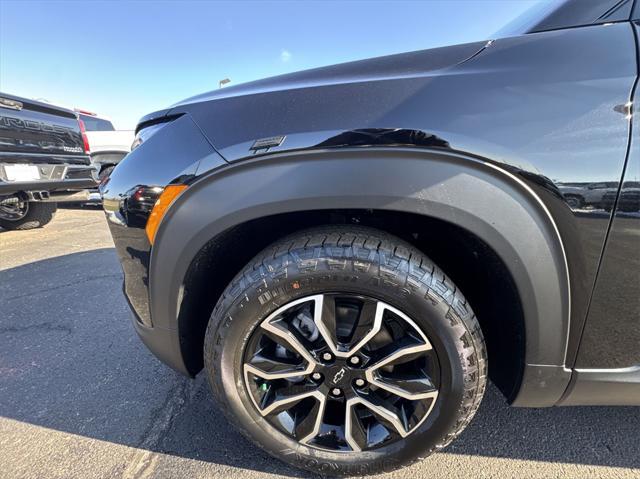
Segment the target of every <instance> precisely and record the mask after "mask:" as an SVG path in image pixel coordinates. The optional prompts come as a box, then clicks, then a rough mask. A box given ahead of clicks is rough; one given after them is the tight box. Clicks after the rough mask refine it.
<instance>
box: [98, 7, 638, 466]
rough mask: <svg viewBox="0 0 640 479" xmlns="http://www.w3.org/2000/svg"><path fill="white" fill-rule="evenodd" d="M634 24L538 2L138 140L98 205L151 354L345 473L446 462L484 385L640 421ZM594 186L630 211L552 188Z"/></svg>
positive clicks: (278, 438) (281, 451) (242, 421)
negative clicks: (480, 37) (461, 39)
mask: <svg viewBox="0 0 640 479" xmlns="http://www.w3.org/2000/svg"><path fill="white" fill-rule="evenodd" d="M639 13H640V2H637V5H636V6H635V10H634V6H633V2H632V1H631V0H626V1H625V0H622V1H621V0H592V1H589V2H585V1H581V0H568V1H563V2H554V3H552V4H547V3H545V4H543V6H542V8H541V9H540V8H535V9H534V10H533V11H531V12H528V13H527V14H525V15H524V17H522V18H520V19H518V20H517V21H516V22H515V23H514V24H513V25H512V26H508V27H507V28H505V29H504V30H503V31H501V32H500V33H499V34H496V36H495V38H494V39H493V40H491V41H483V42H478V43H470V44H465V45H457V46H451V47H446V48H437V49H433V50H427V51H418V52H412V53H405V54H400V55H392V56H388V57H382V58H375V59H371V60H365V61H358V62H353V63H346V64H342V65H336V66H331V67H326V68H318V69H315V70H310V71H305V72H301V73H294V74H289V75H284V76H280V77H276V78H271V79H266V80H261V81H256V82H253V83H248V84H246V85H239V86H237V87H232V88H225V89H222V90H217V91H215V92H211V93H206V94H203V95H200V96H197V97H194V98H191V99H188V100H185V101H184V102H182V103H179V104H177V105H175V106H173V107H171V108H169V109H167V110H163V111H158V112H156V113H152V114H150V115H148V116H146V117H144V118H143V119H142V120H141V122H140V124H139V125H138V127H137V139H136V141H135V143H134V146H135V148H134V150H133V151H132V152H131V153H130V154H129V155H128V156H127V157H126V158H125V159H124V160H123V161H122V162H121V163H120V164H119V165H118V166H117V167H116V168H115V170H114V172H113V174H112V175H111V176H110V178H109V179H108V180H106V181H105V182H104V183H103V185H102V186H101V189H102V193H103V198H104V208H105V211H106V215H107V218H108V223H109V226H110V228H111V232H112V234H113V237H114V241H115V244H116V247H117V250H118V254H119V256H120V260H121V262H122V267H123V269H124V273H125V280H124V290H125V293H126V296H127V298H128V300H129V301H130V304H131V307H132V309H133V311H134V316H135V319H134V321H133V324H134V326H135V329H136V330H137V332H138V334H139V335H140V336H141V338H142V340H143V341H144V342H145V344H146V345H147V346H148V347H149V348H150V349H151V350H152V351H153V352H154V353H155V354H156V355H157V356H158V357H159V358H160V359H161V360H162V361H164V362H165V363H167V364H168V365H170V366H171V367H173V368H174V369H176V370H177V371H180V372H182V373H184V374H186V375H188V376H194V375H196V374H197V373H198V372H199V371H200V370H201V369H203V368H204V369H205V371H206V374H207V375H208V377H209V380H210V383H211V387H212V390H213V394H214V396H215V398H216V400H217V401H218V403H219V404H220V406H221V408H220V409H221V410H222V411H223V412H224V413H225V414H226V415H227V416H228V417H229V419H230V420H231V421H233V422H235V424H237V426H238V428H239V429H240V430H241V431H242V432H243V433H244V434H245V435H246V436H247V437H249V438H250V439H252V440H253V441H254V442H256V443H257V444H258V445H259V446H260V447H262V448H263V449H265V450H266V451H268V452H269V453H271V454H273V455H274V456H276V457H279V458H281V459H282V460H284V461H287V462H289V463H291V464H294V465H296V466H299V467H302V468H306V469H309V470H312V471H316V472H323V473H327V474H364V473H374V472H379V471H383V470H389V469H394V468H397V467H400V466H402V465H404V464H407V463H410V462H411V461H414V460H416V459H418V458H423V457H425V456H427V455H428V454H430V453H431V452H434V451H437V450H439V449H441V448H443V447H445V446H446V445H447V444H449V443H450V442H451V441H452V440H454V439H455V438H456V436H458V435H459V434H460V432H461V431H462V430H463V429H464V428H465V426H466V425H467V424H468V423H469V421H471V419H472V417H473V415H474V413H475V412H476V410H477V408H478V405H479V403H480V401H481V399H482V395H483V392H484V390H485V385H486V381H487V378H488V377H490V378H491V380H492V381H493V382H494V383H495V384H496V385H497V386H498V387H499V389H500V390H501V391H502V392H503V393H504V395H505V397H506V399H507V400H508V401H509V402H510V403H511V404H513V405H514V406H529V407H544V406H555V405H563V406H564V405H586V404H593V405H595V404H608V405H625V404H626V405H640V235H639V233H640V211H638V208H637V203H636V208H635V210H634V211H630V208H628V207H627V204H631V203H630V202H625V208H624V209H621V208H619V207H618V205H617V202H618V201H619V200H618V198H625V197H627V196H629V194H628V193H627V192H626V191H625V185H627V184H632V183H633V182H635V181H637V180H638V175H639V174H640V133H639V130H638V128H637V127H636V125H635V122H636V118H635V115H634V114H633V107H632V105H633V101H634V91H635V89H636V83H637V78H638V61H637V58H638V34H639V33H640V26H639V25H640V23H639V22H635V21H634V20H635V19H639V18H640V16H639ZM590 183H607V184H611V185H613V190H614V191H615V195H616V196H615V198H614V203H613V204H612V207H611V211H606V210H605V209H604V208H603V207H602V205H600V204H599V203H597V202H594V203H593V204H590V205H588V206H586V205H577V204H575V202H573V203H571V202H567V199H566V197H565V196H564V195H563V193H562V191H561V190H560V188H559V187H558V185H566V184H580V185H588V184H590ZM585 187H587V186H585Z"/></svg>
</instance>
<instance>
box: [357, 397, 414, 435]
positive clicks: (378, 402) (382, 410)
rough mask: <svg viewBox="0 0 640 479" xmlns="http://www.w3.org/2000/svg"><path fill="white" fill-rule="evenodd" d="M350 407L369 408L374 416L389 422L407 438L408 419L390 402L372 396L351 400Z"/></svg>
mask: <svg viewBox="0 0 640 479" xmlns="http://www.w3.org/2000/svg"><path fill="white" fill-rule="evenodd" d="M348 402H351V404H350V406H351V407H352V408H353V406H354V405H356V404H362V405H363V406H365V407H366V408H368V409H369V410H370V411H371V412H372V413H373V414H374V415H377V416H379V417H382V418H383V419H385V420H386V421H387V422H389V423H390V424H391V425H392V426H393V427H394V428H395V430H396V432H397V433H398V434H400V436H401V437H405V436H407V435H408V434H409V430H408V425H407V423H406V418H404V417H403V415H402V412H401V411H400V410H398V408H396V407H394V406H393V405H392V404H391V403H389V402H388V401H384V400H382V399H379V398H376V397H374V396H372V395H368V396H367V397H366V398H365V397H362V396H361V397H355V398H352V399H350V400H349V401H348Z"/></svg>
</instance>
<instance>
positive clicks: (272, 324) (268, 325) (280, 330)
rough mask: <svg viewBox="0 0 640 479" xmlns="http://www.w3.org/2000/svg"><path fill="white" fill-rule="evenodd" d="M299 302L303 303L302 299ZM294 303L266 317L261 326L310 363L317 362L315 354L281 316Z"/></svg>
mask: <svg viewBox="0 0 640 479" xmlns="http://www.w3.org/2000/svg"><path fill="white" fill-rule="evenodd" d="M299 303H302V301H300V302H299ZM291 307H292V305H286V306H284V307H282V308H279V309H277V310H276V311H275V312H274V313H272V314H271V315H270V316H269V317H268V318H267V319H265V320H264V321H263V322H262V323H261V324H260V327H261V328H262V329H264V330H265V331H267V332H268V333H270V334H272V335H274V336H276V338H277V340H280V341H284V342H285V343H286V344H287V345H288V347H289V348H291V350H292V351H294V352H296V353H298V354H299V355H300V356H302V357H303V358H304V359H305V360H306V361H307V362H308V363H309V364H313V363H315V359H314V358H313V355H312V354H311V353H310V352H309V351H308V350H307V348H306V347H305V346H304V345H303V344H302V342H301V341H300V340H299V339H298V338H297V337H296V335H295V333H294V332H293V331H292V330H291V329H290V327H289V325H288V324H287V323H286V322H285V321H284V320H283V319H282V318H280V317H279V316H280V315H281V314H282V313H283V312H284V311H285V310H287V309H289V308H291Z"/></svg>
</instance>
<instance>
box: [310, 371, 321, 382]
mask: <svg viewBox="0 0 640 479" xmlns="http://www.w3.org/2000/svg"><path fill="white" fill-rule="evenodd" d="M311 379H313V380H314V381H320V380H321V379H322V374H320V373H313V374H312V375H311Z"/></svg>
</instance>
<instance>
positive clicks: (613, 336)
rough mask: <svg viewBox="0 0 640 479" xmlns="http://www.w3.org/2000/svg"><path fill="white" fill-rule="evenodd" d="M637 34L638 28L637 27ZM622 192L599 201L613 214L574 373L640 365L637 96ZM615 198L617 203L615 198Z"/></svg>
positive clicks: (639, 129) (639, 135)
mask: <svg viewBox="0 0 640 479" xmlns="http://www.w3.org/2000/svg"><path fill="white" fill-rule="evenodd" d="M635 28H636V32H637V33H638V26H637V25H636V26H635ZM634 102H635V103H636V106H635V110H636V112H635V113H634V116H633V118H632V120H631V121H632V122H633V123H632V134H631V145H630V151H629V157H628V160H627V164H626V168H625V172H624V177H623V181H622V185H621V188H620V193H619V194H618V195H616V194H614V193H612V192H607V193H605V194H604V195H603V196H602V200H601V201H602V207H603V209H605V210H607V211H610V210H614V211H615V214H614V216H613V220H612V223H611V229H610V232H609V236H608V239H607V243H606V245H605V249H604V254H603V256H602V260H601V266H600V269H599V272H598V276H597V279H596V286H595V289H594V292H593V296H592V298H591V306H590V307H589V313H588V316H587V321H586V324H585V329H584V333H583V337H582V342H581V344H580V350H579V354H578V359H577V362H576V368H581V369H602V368H605V369H610V368H625V367H631V366H636V365H640V121H639V114H638V105H637V104H638V92H637V90H636V94H635V98H634ZM616 196H617V198H616Z"/></svg>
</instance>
